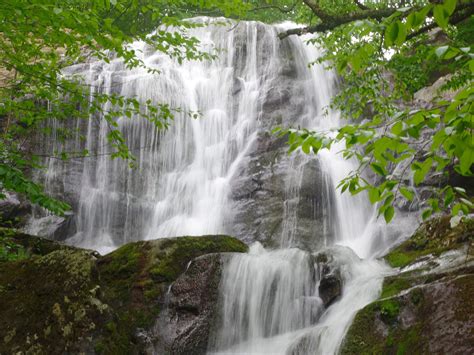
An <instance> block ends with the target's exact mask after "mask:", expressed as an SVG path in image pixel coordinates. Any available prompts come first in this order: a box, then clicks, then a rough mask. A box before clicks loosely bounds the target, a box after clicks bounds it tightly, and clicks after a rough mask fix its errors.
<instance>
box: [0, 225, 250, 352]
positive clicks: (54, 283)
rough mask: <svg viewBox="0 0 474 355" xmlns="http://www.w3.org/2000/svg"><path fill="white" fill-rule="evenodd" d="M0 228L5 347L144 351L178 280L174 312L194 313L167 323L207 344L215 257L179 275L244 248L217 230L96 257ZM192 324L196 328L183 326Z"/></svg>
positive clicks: (186, 339) (0, 337) (184, 339)
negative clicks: (190, 330)
mask: <svg viewBox="0 0 474 355" xmlns="http://www.w3.org/2000/svg"><path fill="white" fill-rule="evenodd" d="M0 232H1V233H2V234H1V235H0V251H3V252H4V251H5V250H7V252H8V256H9V257H8V258H0V319H2V320H4V319H8V320H9V321H8V322H1V323H0V353H2V354H3V353H5V354H7V353H35V354H59V353H87V354H90V353H96V354H139V353H144V352H146V351H147V350H149V349H150V346H151V345H152V344H156V342H159V341H160V339H161V338H160V336H159V335H160V334H156V332H155V329H154V325H155V323H156V320H157V319H158V318H159V317H160V315H161V312H163V311H164V310H166V309H168V308H167V305H168V302H167V295H168V292H167V291H168V289H169V288H170V285H172V284H173V282H175V281H177V280H178V279H179V281H177V282H176V285H175V286H174V291H173V298H172V299H171V300H172V302H171V303H169V304H170V306H171V310H173V311H174V312H176V314H177V315H178V316H179V317H182V315H183V314H185V313H186V309H189V310H191V313H190V314H193V312H194V309H197V310H198V314H197V316H196V318H195V319H193V317H190V318H188V320H187V321H186V320H185V319H183V320H181V319H179V321H178V320H176V322H174V323H172V325H173V326H174V328H173V329H175V330H176V334H178V335H180V336H179V337H177V339H179V341H178V342H176V343H175V344H177V345H176V346H178V345H179V346H181V344H185V345H186V346H188V348H190V347H191V346H193V345H194V344H198V345H199V346H202V347H204V346H205V341H207V337H206V334H207V333H206V329H207V328H206V327H207V324H208V323H206V322H207V320H206V319H207V318H206V317H207V316H208V315H210V314H212V312H211V311H210V310H211V309H212V307H213V303H212V302H214V300H215V298H213V297H212V292H215V293H217V285H218V281H216V280H218V279H216V278H214V277H213V276H212V275H214V272H215V270H216V269H215V267H216V265H217V264H213V263H211V262H210V261H209V262H206V260H208V259H206V258H203V259H202V260H201V259H199V261H197V262H196V264H195V265H196V266H192V265H193V263H191V266H192V268H191V267H190V268H189V269H188V272H190V273H191V274H188V275H187V276H183V278H181V279H180V275H181V274H182V273H183V272H184V271H185V270H186V268H187V266H188V264H189V262H190V261H191V260H193V259H195V258H197V257H200V256H202V255H206V254H209V253H219V252H245V251H246V250H247V246H246V245H245V244H243V243H242V242H240V241H239V240H237V239H235V238H232V237H229V236H218V235H217V236H203V237H180V238H165V239H157V240H151V241H142V242H136V243H130V244H126V245H124V246H122V247H121V248H119V249H117V250H116V251H114V252H112V253H110V254H107V255H105V256H100V255H99V254H98V253H97V252H94V251H90V250H84V249H79V248H74V247H70V246H66V245H64V244H61V243H58V242H54V241H51V240H47V239H43V238H39V237H33V236H29V235H26V234H22V233H19V232H17V231H15V230H11V229H9V230H0ZM213 255H218V254H213ZM217 257H218V256H210V257H209V258H210V259H209V260H214V259H213V258H217ZM208 267H209V268H210V269H209V270H207V268H208ZM201 271H202V277H200V278H197V279H194V277H195V276H196V275H198V274H199V275H200V273H201ZM216 275H218V274H216ZM215 277H218V276H215ZM213 287H214V289H213ZM204 290H207V291H208V294H206V293H205V292H204ZM213 290H214V291H213ZM194 295H196V297H194ZM193 307H194V308H193ZM188 314H189V313H188ZM190 324H195V325H199V327H200V328H199V329H201V330H199V331H194V332H190V333H187V332H189V326H190ZM181 327H182V328H181ZM205 337H206V338H205Z"/></svg>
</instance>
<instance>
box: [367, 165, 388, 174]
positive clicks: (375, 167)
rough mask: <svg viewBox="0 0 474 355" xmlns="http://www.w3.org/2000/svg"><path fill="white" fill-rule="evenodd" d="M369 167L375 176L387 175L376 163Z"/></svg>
mask: <svg viewBox="0 0 474 355" xmlns="http://www.w3.org/2000/svg"><path fill="white" fill-rule="evenodd" d="M370 167H371V168H372V170H373V171H374V172H376V173H377V174H379V175H381V176H386V175H387V172H386V171H385V168H384V167H383V166H382V165H380V164H378V163H372V164H370Z"/></svg>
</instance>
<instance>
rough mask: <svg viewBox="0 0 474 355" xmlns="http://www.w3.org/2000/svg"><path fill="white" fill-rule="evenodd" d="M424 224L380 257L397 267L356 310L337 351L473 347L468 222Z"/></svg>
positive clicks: (473, 260) (471, 230)
mask: <svg viewBox="0 0 474 355" xmlns="http://www.w3.org/2000/svg"><path fill="white" fill-rule="evenodd" d="M449 220H450V218H449V216H443V217H438V218H434V219H432V220H430V221H428V222H427V223H424V224H422V225H421V226H420V228H419V229H418V230H417V231H416V232H415V234H414V235H413V236H412V237H411V238H410V239H408V240H407V241H405V242H404V243H402V244H401V245H399V246H398V247H396V248H395V249H394V250H393V251H391V252H390V253H389V254H388V255H387V256H386V257H385V259H386V260H387V262H388V263H389V264H391V265H392V266H394V267H401V268H402V269H401V271H400V272H399V273H398V274H396V275H394V276H390V277H387V278H386V279H385V280H384V284H383V288H382V294H381V296H380V298H379V300H377V301H376V302H374V303H372V304H370V305H368V306H366V307H365V308H363V309H362V310H361V311H359V312H358V314H357V315H356V317H355V319H354V322H353V324H352V325H351V327H350V329H349V331H348V333H347V335H346V339H345V340H344V343H343V345H342V348H341V353H342V354H397V355H402V354H469V353H472V349H474V332H473V329H474V297H473V295H474V247H473V245H472V244H473V240H474V223H473V220H472V219H469V220H465V221H463V222H462V223H460V224H459V225H457V226H456V227H454V228H451V226H450V222H449Z"/></svg>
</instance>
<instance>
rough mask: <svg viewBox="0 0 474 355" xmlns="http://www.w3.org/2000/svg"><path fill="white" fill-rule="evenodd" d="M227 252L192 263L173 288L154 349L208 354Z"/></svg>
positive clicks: (178, 352)
mask: <svg viewBox="0 0 474 355" xmlns="http://www.w3.org/2000/svg"><path fill="white" fill-rule="evenodd" d="M225 257H226V254H207V255H203V256H201V257H199V258H196V259H194V260H192V261H191V262H190V264H189V265H188V268H187V270H186V271H185V273H184V274H182V275H181V276H180V277H179V278H178V279H177V280H176V281H175V282H174V283H173V284H172V286H171V287H170V289H169V293H168V302H167V310H166V311H165V312H164V314H163V315H162V316H161V317H160V320H159V321H158V325H157V334H158V335H157V336H158V339H159V340H158V341H157V342H156V343H155V352H156V351H158V353H162V352H164V353H171V354H205V353H206V351H207V348H208V340H209V334H210V333H211V332H212V327H213V325H215V324H216V322H215V319H216V317H217V311H218V296H219V295H218V289H219V282H220V276H221V270H222V262H223V258H225Z"/></svg>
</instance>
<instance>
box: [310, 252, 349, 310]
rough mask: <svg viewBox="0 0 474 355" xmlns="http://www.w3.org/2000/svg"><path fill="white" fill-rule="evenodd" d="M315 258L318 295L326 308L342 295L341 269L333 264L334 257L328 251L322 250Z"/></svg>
mask: <svg viewBox="0 0 474 355" xmlns="http://www.w3.org/2000/svg"><path fill="white" fill-rule="evenodd" d="M315 258H316V259H315V260H316V265H317V270H318V272H319V280H320V281H319V286H318V292H319V297H320V298H321V300H322V301H323V305H324V307H325V308H327V307H329V306H330V305H331V304H332V303H333V302H334V301H336V300H337V299H338V298H339V297H340V296H341V295H342V287H343V280H342V275H341V270H340V269H339V268H338V267H335V266H334V263H333V258H334V257H333V256H332V255H331V254H330V253H327V252H322V253H319V254H317V255H316V257H315Z"/></svg>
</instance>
